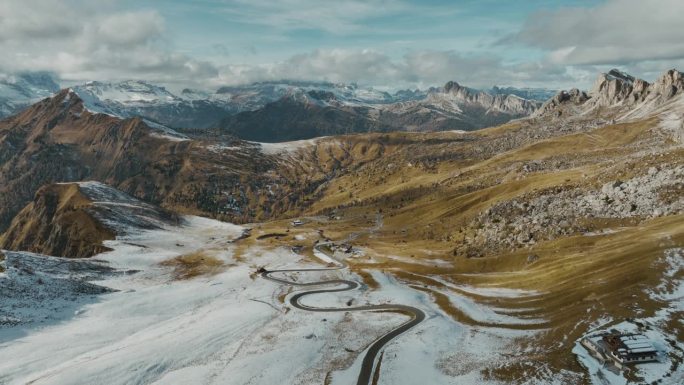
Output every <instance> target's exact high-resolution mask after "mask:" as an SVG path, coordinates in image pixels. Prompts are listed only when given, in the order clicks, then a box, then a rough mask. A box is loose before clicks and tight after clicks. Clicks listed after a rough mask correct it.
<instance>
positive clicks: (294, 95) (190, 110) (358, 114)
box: [0, 74, 552, 142]
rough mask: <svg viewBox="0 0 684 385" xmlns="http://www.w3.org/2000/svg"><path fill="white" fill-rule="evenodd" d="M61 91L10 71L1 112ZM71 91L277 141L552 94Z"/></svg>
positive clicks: (332, 86) (91, 85) (458, 124)
mask: <svg viewBox="0 0 684 385" xmlns="http://www.w3.org/2000/svg"><path fill="white" fill-rule="evenodd" d="M58 89H59V88H58V86H57V84H56V83H55V82H54V80H53V79H52V78H51V77H50V75H49V74H23V75H20V76H18V77H8V78H7V79H6V80H5V81H4V83H0V103H1V104H0V106H2V107H1V108H0V117H3V116H9V115H11V114H13V113H16V112H18V111H20V110H21V109H22V108H25V107H26V106H28V105H29V104H31V103H32V102H35V101H37V100H38V99H40V98H43V97H47V96H49V95H51V94H53V93H55V92H56V91H57V90H58ZM71 89H72V90H73V91H74V92H75V93H76V94H77V95H79V97H80V98H81V99H82V100H83V101H84V105H85V106H86V107H87V108H88V109H89V110H90V111H93V112H99V113H105V114H109V115H112V116H117V117H120V118H129V117H141V118H143V119H145V120H147V121H150V122H152V123H156V124H161V125H163V126H166V127H169V128H172V129H178V130H188V131H195V132H197V131H201V130H204V129H207V128H210V129H213V130H218V131H221V132H224V133H230V134H233V135H236V136H238V137H240V138H243V139H248V140H261V141H274V142H278V141H284V140H293V139H306V138H311V137H315V136H320V135H329V134H334V133H352V132H370V131H397V130H409V131H426V130H449V129H459V130H460V129H462V130H472V129H477V128H482V127H486V126H489V125H492V124H498V123H502V122H505V121H508V120H510V119H515V118H519V117H523V116H526V115H529V114H530V113H531V112H532V111H534V110H535V109H536V108H537V107H538V106H539V104H540V103H541V101H544V100H546V99H547V98H548V96H549V94H552V92H551V91H548V90H543V89H516V88H512V87H507V88H499V87H494V88H492V89H490V90H486V91H480V90H475V89H471V88H467V87H462V86H460V85H458V84H457V83H455V82H449V83H447V84H446V85H445V86H443V87H432V88H429V89H427V90H417V89H416V90H400V91H397V92H395V93H393V94H391V93H388V92H384V91H380V90H377V89H373V88H363V87H359V86H357V85H355V84H337V83H328V82H302V81H298V82H297V81H282V82H262V83H254V84H250V85H244V86H231V87H220V88H219V89H217V90H216V91H215V92H207V91H203V90H195V89H183V90H182V91H181V92H180V93H179V94H175V93H173V92H171V91H169V90H168V89H167V88H165V87H163V86H159V85H155V84H152V83H149V82H145V81H139V80H135V81H133V80H130V81H122V82H114V83H112V82H99V81H90V82H86V83H84V84H81V85H74V86H72V87H71ZM283 110H287V111H289V112H287V113H284V112H283ZM246 126H249V127H250V128H248V129H247V128H245V127H246ZM312 126H313V127H315V128H312Z"/></svg>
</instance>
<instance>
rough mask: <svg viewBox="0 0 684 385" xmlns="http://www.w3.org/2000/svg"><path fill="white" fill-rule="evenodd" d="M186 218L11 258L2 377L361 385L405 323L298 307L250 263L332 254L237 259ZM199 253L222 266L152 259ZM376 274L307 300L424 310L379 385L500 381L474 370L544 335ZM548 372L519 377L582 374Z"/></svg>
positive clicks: (220, 237)
mask: <svg viewBox="0 0 684 385" xmlns="http://www.w3.org/2000/svg"><path fill="white" fill-rule="evenodd" d="M83 187H84V188H86V189H87V190H88V191H89V194H90V195H92V196H93V197H100V198H101V199H102V201H104V202H105V203H107V202H108V201H109V200H111V199H110V198H111V197H108V196H107V195H106V193H107V191H105V190H106V189H105V190H103V188H101V186H99V185H95V184H92V185H84V186H83ZM124 198H125V197H119V198H117V199H116V200H117V201H124V200H125V199H124ZM182 222H183V224H182V225H180V226H171V225H165V226H162V227H161V228H152V229H147V230H143V229H138V230H136V231H128V232H126V233H125V234H126V235H124V236H120V237H119V238H117V240H115V241H108V242H107V243H106V246H108V247H110V248H111V249H113V251H111V252H107V253H103V254H100V255H98V256H96V257H95V258H93V259H89V260H78V261H73V260H64V259H59V258H53V257H46V256H40V255H35V254H30V253H18V252H6V254H7V255H8V259H7V261H5V265H6V266H7V272H6V273H5V274H4V275H3V276H0V295H2V297H1V298H3V301H6V299H7V298H10V299H11V301H13V302H12V304H11V306H5V304H7V302H3V306H2V307H0V310H1V311H2V312H1V313H0V317H4V318H0V383H2V384H25V383H32V384H188V383H193V384H241V385H242V384H264V385H267V384H268V385H270V384H321V383H328V384H332V385H344V384H350V383H355V382H356V378H357V376H358V373H359V369H360V366H361V361H362V359H363V356H364V354H365V351H366V350H367V349H368V347H369V345H370V344H371V343H372V342H373V341H375V340H376V339H378V338H380V337H381V336H383V335H384V334H385V333H387V332H389V331H391V330H393V329H394V328H396V327H397V326H398V325H400V324H402V323H404V322H405V321H406V320H407V317H406V316H405V315H401V314H397V313H388V312H368V311H365V312H338V313H312V312H307V311H302V310H298V309H294V308H292V307H291V306H290V305H289V302H288V298H289V296H292V295H293V294H294V293H297V290H298V289H296V288H294V289H293V288H292V287H290V286H287V285H280V284H278V283H275V282H271V281H268V280H265V279H262V278H261V277H258V275H257V274H254V273H255V270H256V267H257V266H266V267H267V268H269V269H282V268H312V267H319V268H320V267H323V266H325V265H327V264H329V263H331V262H334V260H333V259H331V258H330V257H328V256H327V255H326V254H324V253H320V252H317V253H316V257H317V259H316V260H313V259H307V258H305V257H302V256H300V255H297V254H294V253H293V252H292V251H290V250H287V249H284V248H280V249H270V250H267V249H262V248H259V247H250V248H247V249H246V251H243V252H242V253H241V254H240V255H239V256H237V257H236V254H235V250H236V248H237V247H239V243H231V240H233V239H236V238H238V237H239V236H240V235H241V234H242V232H243V228H242V227H240V226H235V225H232V224H227V223H222V222H218V221H214V220H210V219H205V218H199V217H191V216H190V217H185V219H184V220H183V221H182ZM198 251H200V252H202V253H205V254H207V255H210V256H213V257H214V258H217V259H219V260H221V261H222V262H223V263H224V266H225V267H226V268H225V270H223V271H222V272H220V273H218V274H216V275H213V276H200V277H196V278H194V279H188V280H177V279H175V278H174V275H173V270H172V268H170V267H166V266H162V265H160V263H161V262H163V261H167V260H169V259H171V258H174V257H177V256H179V255H186V254H191V253H195V252H198ZM282 274H283V275H287V278H288V279H290V280H297V281H313V280H321V279H325V278H341V279H351V280H357V281H361V278H360V277H359V276H357V275H356V274H354V273H352V272H350V271H349V270H347V269H342V270H335V271H326V272H293V273H282ZM372 275H373V278H374V280H375V281H376V282H377V283H378V284H379V286H380V287H379V288H378V289H377V290H370V289H369V288H367V287H365V286H361V288H359V289H358V290H353V291H347V292H341V293H324V294H318V295H314V296H309V297H306V298H305V299H303V303H304V304H305V305H308V306H317V307H344V306H356V305H361V304H383V303H394V304H403V305H409V306H414V307H417V308H419V309H421V310H423V311H424V312H425V313H426V315H427V317H426V319H425V320H424V321H423V322H422V323H420V324H418V325H417V326H416V327H414V328H412V329H410V330H409V331H407V332H406V333H404V334H402V335H400V336H399V337H397V338H396V339H394V340H392V341H391V342H390V343H389V344H388V345H387V346H386V347H385V349H384V353H383V354H382V358H381V366H380V370H379V373H380V381H379V383H381V384H397V385H402V384H406V385H409V384H417V383H429V384H464V385H470V384H474V383H479V384H496V382H494V381H490V380H487V379H485V378H483V370H487V368H491V367H495V366H497V365H499V364H503V363H506V362H510V360H511V357H515V356H517V355H524V354H528V353H530V354H532V353H535V352H530V351H527V350H525V349H523V348H521V347H520V345H519V344H517V341H518V339H520V338H526V339H529V338H534V336H535V335H536V333H539V332H540V331H541V330H542V329H540V330H513V329H508V328H506V327H505V326H503V324H519V323H530V322H536V321H538V320H524V319H517V318H515V317H514V315H502V314H501V312H496V309H490V308H486V307H483V306H482V305H478V304H475V303H473V302H464V301H465V297H464V296H462V295H457V294H452V296H451V297H450V298H451V300H452V301H454V303H455V304H457V305H459V306H461V305H462V306H464V310H465V311H467V312H468V313H469V314H470V315H471V316H473V317H474V318H477V319H485V320H488V321H491V322H493V323H501V324H502V326H501V327H498V326H497V327H471V326H468V325H464V324H460V323H458V322H455V321H454V320H453V319H452V318H451V317H450V316H448V315H447V314H445V313H444V312H443V311H441V310H440V309H439V308H438V307H437V305H436V304H435V303H434V300H433V298H431V296H430V295H429V294H427V293H425V292H423V291H419V290H416V289H414V288H412V287H410V286H409V285H408V284H407V283H405V282H402V281H399V280H397V279H395V278H394V277H393V276H391V275H388V274H386V273H383V272H380V271H376V272H373V273H372ZM39 280H40V282H41V283H38V281H39ZM462 289H467V290H471V291H478V290H480V289H476V288H470V287H467V288H466V287H464V288H462ZM302 290H309V289H302ZM19 292H22V293H26V294H25V295H24V294H23V295H18V294H17V293H19ZM478 293H479V294H483V293H486V294H489V295H503V296H522V297H525V296H527V295H532V294H533V293H530V292H519V291H513V290H506V289H491V290H487V289H485V290H484V291H479V292H478ZM466 305H467V306H466ZM539 321H541V320H539ZM548 375H549V378H548V381H541V382H540V381H539V380H536V379H530V380H529V381H528V382H526V383H529V384H542V383H554V382H555V383H558V384H561V383H567V382H564V379H568V378H569V379H572V380H573V381H576V380H577V378H578V377H577V376H578V374H576V373H548Z"/></svg>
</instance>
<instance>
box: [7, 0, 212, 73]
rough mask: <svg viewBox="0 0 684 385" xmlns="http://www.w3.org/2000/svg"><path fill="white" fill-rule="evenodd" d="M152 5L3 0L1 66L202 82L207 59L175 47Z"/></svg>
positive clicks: (209, 69) (79, 0) (208, 68)
mask: <svg viewBox="0 0 684 385" xmlns="http://www.w3.org/2000/svg"><path fill="white" fill-rule="evenodd" d="M164 32H165V23H164V18H163V17H162V16H161V15H160V14H159V13H158V12H156V11H154V10H139V11H121V10H119V9H118V8H117V4H116V2H112V1H104V2H99V1H98V2H97V4H94V2H88V1H84V0H2V2H0V52H3V54H2V55H0V69H2V70H4V71H8V72H13V71H38V70H39V71H42V70H46V71H54V72H56V73H58V74H60V75H61V76H62V77H63V78H65V79H66V80H73V81H80V80H91V79H98V80H110V79H111V80H116V79H128V78H142V79H146V80H150V81H160V82H167V83H168V82H179V83H184V84H188V85H203V84H206V82H207V81H208V79H211V78H212V77H216V76H217V75H218V72H217V70H216V68H215V67H214V66H213V65H211V64H209V63H208V62H205V61H202V60H197V59H194V58H191V57H189V56H186V55H183V54H180V53H176V52H173V50H170V49H169V47H168V42H167V41H165V36H164Z"/></svg>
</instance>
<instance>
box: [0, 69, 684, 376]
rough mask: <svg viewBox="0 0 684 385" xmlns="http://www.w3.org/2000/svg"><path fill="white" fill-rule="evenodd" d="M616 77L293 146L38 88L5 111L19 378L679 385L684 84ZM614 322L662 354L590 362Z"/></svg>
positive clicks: (5, 279)
mask: <svg viewBox="0 0 684 385" xmlns="http://www.w3.org/2000/svg"><path fill="white" fill-rule="evenodd" d="M617 75H618V74H617V73H614V72H609V73H607V74H602V75H599V78H598V80H597V82H596V85H595V87H594V88H593V89H592V90H591V91H589V92H588V93H586V95H585V96H586V98H585V96H582V94H580V93H579V91H577V92H576V91H569V92H565V93H559V94H558V95H556V96H555V97H553V98H552V99H550V100H549V101H547V102H546V103H544V105H543V106H541V107H540V109H538V110H536V111H537V112H534V113H532V114H531V115H530V116H528V117H523V118H521V119H516V120H512V121H508V119H507V121H506V122H504V123H502V124H500V125H494V126H492V127H489V128H483V129H479V130H475V131H471V130H470V129H469V130H467V131H464V130H461V129H460V127H458V126H453V125H451V126H453V127H455V128H454V129H451V130H443V131H441V130H436V131H433V130H430V131H429V132H422V130H400V131H396V130H389V131H387V132H366V133H358V132H357V133H341V132H330V134H331V135H330V136H319V134H320V133H317V134H316V135H314V136H317V137H316V138H306V137H294V136H293V137H292V138H290V139H298V140H296V141H288V142H280V143H266V142H259V141H251V140H245V139H240V138H238V137H234V136H232V135H231V134H230V133H227V132H223V133H222V132H220V131H211V130H210V131H207V132H205V133H203V134H201V135H197V134H196V133H194V132H193V131H190V130H188V131H184V130H180V129H179V130H174V129H170V128H168V127H166V126H160V125H157V124H154V123H153V122H148V121H146V120H145V119H141V118H139V117H133V118H121V117H117V116H112V115H108V114H103V113H100V112H97V111H94V110H91V109H89V105H88V103H87V101H84V100H83V99H82V98H81V97H80V96H79V95H78V94H77V93H75V92H73V91H71V90H63V91H61V92H59V93H57V94H56V95H55V96H53V97H51V98H48V99H45V100H43V101H40V102H38V103H37V104H35V105H33V106H32V107H30V108H28V109H26V110H24V111H23V112H22V113H20V114H18V115H14V116H13V117H10V118H8V119H6V120H4V121H2V122H0V160H1V161H2V163H1V164H0V180H1V181H2V182H3V184H2V187H0V191H1V192H2V197H1V199H2V204H3V205H2V211H0V214H1V216H0V219H2V221H1V222H0V225H1V227H0V228H2V230H3V231H4V233H3V235H2V237H0V248H2V249H3V254H4V255H5V258H4V259H3V260H2V261H0V266H2V269H3V270H4V271H3V272H0V296H1V297H2V299H3V301H5V300H7V301H11V306H2V308H0V383H4V382H6V383H10V384H14V383H17V384H19V383H35V384H41V383H43V384H48V383H55V384H58V383H70V384H72V383H101V382H107V383H121V384H124V383H155V384H162V383H183V382H193V381H195V382H200V383H207V384H209V383H235V384H271V383H279V382H280V383H288V384H310V383H324V384H346V383H354V382H355V381H361V382H359V383H392V384H404V383H405V384H413V383H420V382H424V381H426V380H429V381H430V383H435V384H453V383H459V384H461V383H462V384H469V383H474V382H479V383H483V384H500V383H514V384H530V385H531V384H599V383H602V381H603V379H605V378H610V382H609V383H625V384H626V383H629V382H630V381H631V382H632V383H644V382H647V383H652V382H657V381H660V382H657V383H662V384H678V381H679V379H681V378H683V377H684V372H683V370H684V344H683V343H682V340H683V338H684V328H683V327H682V323H681V322H680V319H681V315H682V299H683V298H682V296H681V290H682V282H683V280H684V269H683V268H682V263H681V261H682V259H683V258H684V255H683V254H682V247H683V245H684V193H683V192H684V147H683V146H682V145H683V143H682V141H681V138H682V132H681V131H682V129H684V126H682V119H681V114H682V112H683V111H684V99H683V98H682V95H684V80H683V79H682V76H681V73H679V72H676V71H674V72H673V71H668V72H666V73H664V74H662V75H661V77H659V78H658V79H657V80H656V81H655V82H654V83H653V84H650V83H647V82H644V81H639V80H638V79H635V78H633V77H628V76H626V75H624V74H620V76H617ZM642 82H643V83H642ZM457 86H458V85H453V84H452V85H451V87H450V89H455V88H454V87H457ZM616 90H619V92H617V91H616ZM568 95H570V96H568ZM573 95H574V96H573ZM265 108H267V107H265ZM344 108H347V107H344ZM286 110H288V111H289V110H291V109H290V108H289V107H288V108H287V109H286ZM257 111H259V110H254V111H253V112H251V113H252V114H256V113H260V112H257ZM410 114H411V115H412V114H413V113H410ZM335 116H336V115H335ZM278 119H279V118H278ZM308 119H309V117H307V118H305V119H304V120H308ZM434 119H435V118H434V117H432V118H430V119H429V120H430V121H434ZM332 120H333V121H335V122H341V121H343V120H340V119H338V118H337V117H336V118H334V119H332ZM247 126H248V127H255V125H254V124H253V123H249V124H248V125H247ZM451 126H450V127H451ZM380 131H383V130H380ZM295 220H296V222H294V221H295ZM331 258H332V259H331ZM337 267H344V268H337ZM274 280H275V282H273V281H274ZM22 293H23V294H22ZM5 303H10V302H5ZM320 308H327V309H332V308H334V309H336V310H335V311H334V312H329V311H324V312H318V311H315V312H314V311H311V310H313V309H320ZM361 310H362V311H361ZM409 326H410V327H409ZM611 327H617V328H625V329H630V328H632V329H634V330H638V331H639V332H642V333H646V334H648V335H649V336H651V338H652V339H653V340H654V341H655V343H656V344H657V345H658V348H659V349H660V350H661V351H662V356H661V358H660V360H659V362H658V363H657V364H652V365H656V366H648V365H651V364H643V366H638V367H636V368H635V369H634V370H632V371H629V372H619V373H617V374H615V373H613V372H610V371H608V369H606V368H605V367H601V366H596V365H594V364H593V363H592V362H593V361H591V358H590V357H589V356H587V354H586V352H585V351H584V350H582V349H584V348H582V346H581V345H579V341H580V340H581V338H582V337H583V336H585V335H586V334H587V333H589V332H592V331H595V330H602V329H607V328H611ZM630 330H631V329H630ZM397 331H400V332H401V333H398V332H397ZM388 336H389V337H392V338H389V337H388ZM74 341H78V342H74ZM81 341H82V342H81ZM39 347H40V348H39ZM37 351H40V353H35V352H37ZM29 353H31V354H29ZM29 355H31V357H32V358H31V359H28V360H19V359H16V357H28V356H29ZM368 357H370V358H368ZM416 363H420V364H419V365H418V364H416ZM642 368H643V369H642ZM649 368H651V369H649ZM653 368H657V370H656V369H653ZM360 374H361V376H360Z"/></svg>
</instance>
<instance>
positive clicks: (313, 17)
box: [223, 0, 411, 34]
mask: <svg viewBox="0 0 684 385" xmlns="http://www.w3.org/2000/svg"><path fill="white" fill-rule="evenodd" d="M410 7H411V6H410V5H409V4H407V3H405V2H403V1H399V0H347V1H320V0H281V1H276V2H274V1H269V0H231V1H225V6H224V7H223V12H224V13H225V14H226V15H228V16H229V17H230V19H231V20H232V21H235V22H239V23H248V24H258V25H263V26H267V27H269V28H276V29H279V30H282V31H284V30H305V29H315V30H321V31H325V32H328V33H332V34H347V33H353V32H358V31H361V30H365V29H366V28H367V26H366V24H365V23H363V22H364V21H366V20H368V19H371V18H374V17H381V16H388V15H392V14H396V13H399V12H402V11H406V10H407V9H409V8H410Z"/></svg>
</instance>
